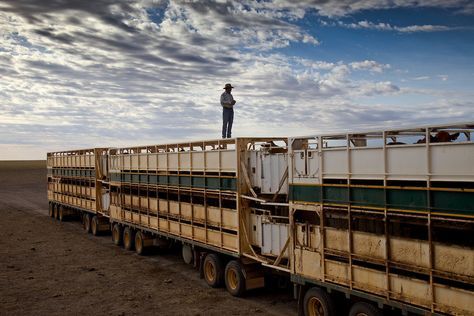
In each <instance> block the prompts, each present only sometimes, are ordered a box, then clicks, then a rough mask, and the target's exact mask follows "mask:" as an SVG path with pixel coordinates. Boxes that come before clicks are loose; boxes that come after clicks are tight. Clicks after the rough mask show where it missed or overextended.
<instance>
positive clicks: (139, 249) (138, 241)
mask: <svg viewBox="0 0 474 316" xmlns="http://www.w3.org/2000/svg"><path fill="white" fill-rule="evenodd" d="M143 239H144V236H143V233H142V232H140V231H138V232H137V233H136V234H135V251H136V253H137V254H139V255H140V256H143V255H145V254H146V250H147V248H146V247H145V245H144V242H143Z"/></svg>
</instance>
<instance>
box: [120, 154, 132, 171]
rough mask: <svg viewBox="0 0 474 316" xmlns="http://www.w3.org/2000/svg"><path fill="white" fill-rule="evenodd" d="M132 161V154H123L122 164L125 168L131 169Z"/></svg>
mask: <svg viewBox="0 0 474 316" xmlns="http://www.w3.org/2000/svg"><path fill="white" fill-rule="evenodd" d="M130 161H131V156H130V155H122V165H123V168H124V169H125V170H130Z"/></svg>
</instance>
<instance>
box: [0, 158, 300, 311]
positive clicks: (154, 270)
mask: <svg viewBox="0 0 474 316" xmlns="http://www.w3.org/2000/svg"><path fill="white" fill-rule="evenodd" d="M47 207H48V204H47V198H46V170H45V162H26V163H25V162H5V161H0V315H64V314H83V315H89V314H108V315H134V314H148V315H149V314H156V315H183V314H186V315H248V314H258V315H296V302H295V301H294V300H293V299H292V297H291V295H290V294H289V291H284V290H274V289H266V290H258V291H254V292H251V293H250V294H249V296H248V297H247V298H244V299H240V298H234V297H232V296H230V295H229V294H228V293H227V292H226V291H225V290H224V289H212V288H210V287H208V286H207V285H206V284H205V282H204V281H203V280H201V279H199V273H198V272H197V271H196V270H194V269H193V268H192V267H191V266H188V265H186V264H184V263H183V262H182V260H181V258H180V257H179V255H178V254H176V253H174V252H173V251H168V252H166V253H158V254H154V255H152V256H147V257H141V256H138V255H136V254H135V253H132V252H127V251H125V250H123V249H121V248H118V247H116V246H114V245H113V244H112V242H111V239H110V236H102V237H94V236H92V235H87V234H85V233H84V231H83V230H82V228H81V226H80V225H79V223H78V222H76V221H68V222H63V223H60V222H57V221H55V220H53V219H51V218H49V217H48V216H47Z"/></svg>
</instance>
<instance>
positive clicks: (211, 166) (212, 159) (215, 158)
mask: <svg viewBox="0 0 474 316" xmlns="http://www.w3.org/2000/svg"><path fill="white" fill-rule="evenodd" d="M206 170H208V171H219V152H218V151H217V150H214V151H208V152H206Z"/></svg>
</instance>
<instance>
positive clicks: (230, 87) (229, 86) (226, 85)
mask: <svg viewBox="0 0 474 316" xmlns="http://www.w3.org/2000/svg"><path fill="white" fill-rule="evenodd" d="M233 88H234V87H232V85H231V84H230V83H226V84H225V87H224V89H233Z"/></svg>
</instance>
